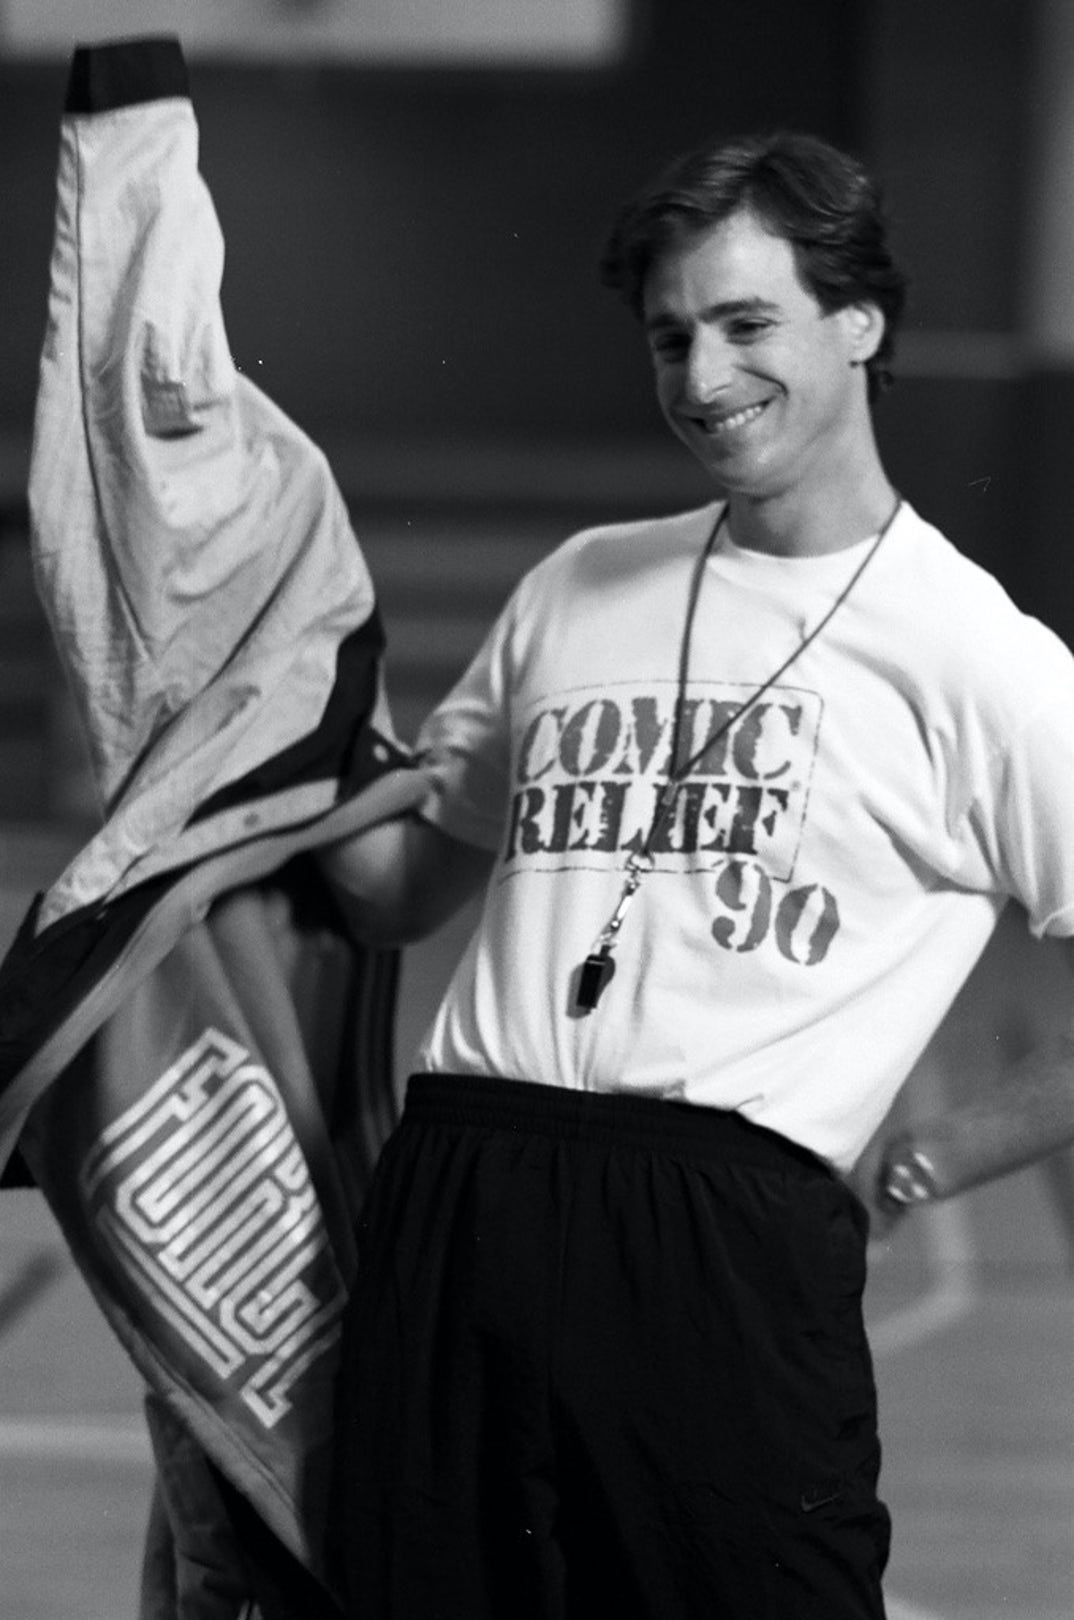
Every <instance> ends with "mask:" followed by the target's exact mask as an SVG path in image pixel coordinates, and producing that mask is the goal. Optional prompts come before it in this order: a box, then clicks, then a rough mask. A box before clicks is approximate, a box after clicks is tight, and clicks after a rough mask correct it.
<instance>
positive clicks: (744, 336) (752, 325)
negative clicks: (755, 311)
mask: <svg viewBox="0 0 1074 1620" xmlns="http://www.w3.org/2000/svg"><path fill="white" fill-rule="evenodd" d="M771 325H772V322H771V321H766V320H761V319H759V318H758V319H751V320H744V321H734V322H733V323H732V324H731V326H730V327H729V328H728V334H727V335H728V337H730V338H731V339H732V341H736V342H739V343H749V342H751V341H752V340H753V339H755V338H759V337H763V336H764V334H765V333H766V332H768V331H769V330H770V328H771Z"/></svg>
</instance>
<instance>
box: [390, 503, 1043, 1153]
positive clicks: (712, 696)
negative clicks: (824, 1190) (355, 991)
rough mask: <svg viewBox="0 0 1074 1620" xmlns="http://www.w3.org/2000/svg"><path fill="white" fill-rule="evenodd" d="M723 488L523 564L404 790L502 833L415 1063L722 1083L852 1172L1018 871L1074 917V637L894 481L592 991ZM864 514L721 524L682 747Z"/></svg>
mask: <svg viewBox="0 0 1074 1620" xmlns="http://www.w3.org/2000/svg"><path fill="white" fill-rule="evenodd" d="M719 512H720V507H719V505H718V504H716V505H713V506H709V507H705V508H703V509H701V510H700V511H695V512H687V513H683V514H680V515H677V516H674V517H670V518H664V519H660V520H657V521H651V522H639V523H630V524H619V525H614V526H610V527H606V528H600V529H594V530H590V531H587V532H586V533H583V534H580V535H576V536H575V537H574V538H573V539H572V540H570V541H568V542H567V543H566V544H565V545H563V546H561V547H560V548H559V549H558V550H557V551H555V552H554V553H553V554H552V555H551V556H549V557H548V558H546V559H545V560H544V561H543V562H542V563H541V564H539V565H538V567H536V568H535V569H534V570H532V572H531V573H529V574H528V575H527V576H526V577H525V578H524V579H523V581H522V582H521V584H520V585H519V587H518V588H517V590H516V591H515V593H514V595H513V597H512V599H511V601H510V602H509V603H508V605H507V607H506V608H505V610H504V612H503V614H502V615H501V617H500V619H499V620H498V622H497V623H496V625H495V626H494V628H493V630H492V632H491V633H490V635H489V637H488V638H487V640H486V642H485V645H484V647H483V648H482V650H481V652H480V653H479V654H478V656H477V658H476V659H475V660H474V663H473V664H472V666H471V667H470V669H469V671H468V672H467V673H466V675H465V676H464V677H463V679H462V680H461V681H460V683H459V684H458V686H457V687H456V688H455V690H454V691H453V692H452V693H451V694H450V695H449V696H448V697H447V699H446V700H445V701H444V703H443V704H442V705H441V706H440V708H439V709H438V710H437V711H436V713H435V714H434V715H433V716H432V717H431V719H430V721H429V722H428V724H427V725H426V727H425V728H424V730H423V734H422V738H421V747H422V748H423V749H424V750H426V751H427V755H428V759H427V763H428V764H429V766H430V768H431V769H432V771H433V774H434V777H435V780H436V782H437V792H436V793H435V795H434V796H433V798H432V799H431V801H430V803H429V804H428V806H427V808H426V809H425V811H424V812H423V813H425V814H426V815H427V816H428V819H430V820H431V821H434V822H435V823H437V824H438V825H440V826H441V827H443V828H444V829H445V830H446V831H447V832H449V833H451V834H453V835H454V836H456V837H457V838H460V839H463V840H464V841H467V842H469V843H473V844H477V845H480V846H482V847H486V848H489V849H495V850H497V851H498V852H499V853H498V860H497V864H496V867H495V869H494V872H493V876H492V879H491V881H490V883H489V886H488V891H487V895H486V898H485V903H484V908H483V912H482V915H481V920H480V924H479V926H478V929H477V931H476V933H475V936H474V938H473V939H472V941H471V942H470V946H469V949H468V950H467V951H466V953H465V954H464V957H463V959H462V961H461V963H460V965H459V967H458V969H457V971H456V973H455V975H454V978H453V980H452V982H451V984H450V986H449V988H448V991H447V993H446V996H445V999H444V1001H443V1004H442V1006H441V1008H440V1011H439V1013H438V1015H437V1017H436V1018H435V1020H434V1022H433V1025H432V1028H431V1030H430V1031H429V1033H428V1035H427V1036H426V1039H425V1041H424V1043H423V1046H422V1050H421V1052H420V1054H419V1060H418V1061H419V1067H421V1068H423V1069H426V1070H429V1071H434V1072H447V1073H452V1072H458V1073H471V1074H484V1075H500V1076H503V1077H505V1078H520V1079H527V1080H535V1081H540V1082H545V1083H547V1084H550V1085H558V1086H565V1087H570V1088H574V1089H580V1090H585V1091H598V1092H607V1091H622V1092H629V1093H636V1094H642V1095H647V1096H657V1097H668V1098H679V1099H683V1100H685V1101H688V1102H691V1103H697V1104H702V1105H707V1106H712V1107H717V1108H729V1109H738V1110H740V1111H741V1113H742V1114H743V1115H745V1116H746V1117H748V1118H749V1119H751V1120H754V1121H755V1122H757V1123H759V1124H762V1125H765V1126H768V1127H769V1128H771V1129H773V1130H776V1131H779V1132H781V1133H782V1134H783V1135H785V1136H788V1137H790V1138H792V1139H794V1140H796V1141H799V1142H801V1143H804V1144H805V1145H806V1146H808V1147H810V1148H812V1149H813V1151H814V1152H816V1153H818V1154H820V1155H821V1156H822V1157H824V1158H826V1159H828V1160H830V1161H831V1162H833V1163H834V1164H836V1165H838V1166H842V1167H848V1166H849V1165H850V1164H852V1163H853V1161H854V1159H855V1158H856V1157H857V1155H858V1153H859V1152H860V1150H861V1148H862V1147H863V1146H864V1144H865V1142H866V1141H867V1140H868V1138H869V1137H870V1136H871V1134H872V1132H873V1131H874V1130H875V1128H876V1127H877V1125H878V1124H879V1123H880V1121H881V1119H882V1118H883V1116H884V1114H885V1113H886V1111H887V1109H888V1107H889V1106H890V1103H891V1101H892V1099H893V1097H894V1094H895V1092H896V1091H897V1089H898V1087H899V1086H900V1085H901V1083H902V1081H903V1080H904V1078H905V1077H906V1075H907V1073H908V1072H909V1070H910V1068H911V1067H912V1065H913V1063H914V1061H915V1060H916V1058H917V1057H918V1055H919V1054H920V1052H921V1050H922V1049H923V1047H924V1046H925V1045H926V1043H927V1042H928V1040H929V1038H930V1037H931V1035H932V1033H933V1031H934V1030H935V1028H936V1026H937V1024H938V1023H939V1021H940V1020H941V1018H942V1017H943V1015H944V1013H945V1012H946V1010H947V1008H948V1007H949V1005H950V1003H951V1001H952V999H953V997H954V995H955V994H956V993H957V991H958V989H959V987H960V986H961V984H962V983H963V981H964V980H965V978H966V976H967V975H968V973H969V971H970V969H971V968H972V966H973V964H974V962H975V961H976V959H977V957H978V955H979V954H980V952H981V950H982V949H983V947H984V945H985V943H986V941H987V939H988V936H989V934H990V933H991V931H992V929H993V927H994V925H995V922H996V919H997V917H998V916H999V913H1000V911H1001V910H1002V908H1003V905H1004V904H1005V902H1006V900H1007V898H1008V897H1010V896H1014V897H1016V898H1017V899H1018V900H1020V901H1021V902H1022V904H1023V905H1024V906H1025V907H1026V909H1027V911H1028V913H1029V918H1030V924H1031V927H1032V928H1033V930H1034V932H1036V933H1038V934H1042V933H1054V934H1068V933H1074V658H1072V657H1071V655H1070V653H1069V652H1068V651H1067V649H1066V648H1065V647H1064V646H1063V644H1062V643H1061V642H1060V641H1059V639H1058V638H1057V637H1056V636H1054V635H1053V634H1052V633H1051V632H1050V631H1049V630H1047V629H1046V628H1045V627H1044V626H1043V625H1041V624H1039V623H1038V622H1037V621H1035V620H1032V619H1029V618H1028V617H1026V616H1025V615H1024V614H1022V613H1021V612H1019V611H1018V610H1017V609H1016V608H1015V606H1014V605H1013V604H1012V602H1011V601H1010V599H1009V598H1008V597H1007V596H1006V594H1005V593H1004V592H1003V590H1002V589H1001V587H1000V586H999V585H998V584H997V583H996V581H995V580H994V579H992V577H991V576H990V575H988V574H987V573H985V572H984V571H983V570H982V569H980V568H979V567H977V566H976V565H975V564H974V563H971V562H970V561H968V560H967V559H966V558H965V557H963V556H962V555H960V553H959V552H957V551H956V550H955V548H954V547H953V546H952V545H950V543H949V542H948V541H947V540H945V539H944V538H943V536H942V535H940V534H939V533H938V532H937V531H936V530H935V529H933V528H931V527H929V526H928V525H927V524H925V523H924V522H922V520H921V519H920V518H919V517H918V516H917V515H916V513H914V512H913V510H912V509H911V508H910V507H909V506H906V505H904V506H903V508H902V510H901V512H900V513H899V515H898V517H897V518H896V520H895V522H894V524H893V525H892V527H891V529H890V531H889V533H888V534H887V536H886V537H885V539H884V540H883V542H882V543H881V545H880V548H879V550H878V551H877V552H876V554H875V556H873V558H872V559H871V561H870V562H869V564H868V566H867V567H866V569H865V572H864V574H863V575H862V577H861V579H860V580H859V581H858V583H857V585H856V587H855V588H854V590H853V592H852V594H851V595H850V597H849V598H848V600H847V601H846V602H844V603H843V605H842V606H841V607H840V608H839V610H838V611H837V613H836V614H835V616H834V618H833V619H832V621H831V623H830V624H829V625H828V626H827V627H826V628H825V629H824V630H823V632H822V633H821V635H820V636H819V637H818V638H817V640H816V641H814V642H813V643H812V644H811V645H809V646H808V647H806V648H805V649H804V650H803V651H802V653H801V655H800V657H799V658H798V659H797V660H796V661H795V662H794V663H793V664H792V665H791V667H790V668H789V669H788V670H787V672H786V673H785V674H784V675H783V676H782V677H781V678H780V679H779V681H778V682H777V683H776V685H775V686H774V687H773V688H772V689H771V690H769V691H768V692H766V693H765V694H764V696H763V697H762V698H761V699H760V700H759V701H758V702H757V703H756V704H755V705H754V706H753V707H752V708H750V709H748V710H747V711H746V713H745V714H744V715H743V716H742V718H741V719H739V720H738V721H737V722H736V723H735V724H734V725H733V726H732V728H731V730H730V731H729V732H728V733H726V734H725V735H724V736H723V737H722V738H721V739H720V740H719V741H718V742H717V743H715V744H714V746H713V747H712V748H711V750H709V752H708V753H707V754H706V755H705V757H704V759H703V760H702V762H701V763H700V764H698V765H697V766H696V767H695V768H694V769H693V770H692V771H691V772H690V775H689V779H688V782H687V784H686V786H685V788H684V791H683V793H682V794H681V795H680V799H679V803H678V807H677V810H676V814H675V817H674V820H673V821H672V822H671V823H670V825H669V827H668V828H667V830H666V834H665V836H664V837H663V838H662V839H661V841H660V845H659V847H658V849H657V851H656V859H655V867H654V869H653V870H652V871H651V872H650V873H649V874H648V875H646V876H645V877H644V879H643V881H642V883H641V886H640V888H639V890H638V892H637V894H636V896H635V897H634V899H633V901H632V903H631V905H630V908H629V910H628V912H627V914H626V916H625V918H624V921H623V924H622V929H621V932H620V935H619V941H618V945H617V949H616V953H615V959H616V968H615V973H614V975H613V977H612V978H611V981H610V983H609V984H608V985H607V988H606V989H605V991H604V993H603V995H602V997H601V999H600V1001H599V1004H598V1005H597V1007H596V1008H595V1009H594V1010H593V1011H591V1012H588V1013H584V1014H583V1013H580V1012H579V1011H578V1010H577V1008H576V1006H575V1005H574V1004H573V988H574V985H575V982H576V979H575V975H576V971H577V968H578V965H579V964H580V963H581V962H582V960H583V959H584V958H585V957H586V955H587V954H588V953H589V952H590V951H591V950H592V948H593V945H594V941H595V939H596V937H597V935H598V934H599V932H600V930H601V928H602V927H603V926H604V924H605V923H606V922H607V920H608V917H609V915H610V913H611V912H612V911H613V910H614V908H615V905H616V902H617V900H618V897H619V894H620V892H621V888H622V881H623V873H624V866H625V862H626V858H627V855H628V853H629V851H630V849H631V848H633V847H636V846H637V844H638V842H639V841H640V840H641V839H642V838H643V837H644V834H645V832H646V830H647V828H648V825H649V821H650V818H651V816H652V812H653V807H654V804H655V797H656V794H657V792H658V791H659V788H660V786H661V785H662V783H663V781H664V780H665V777H666V774H667V770H668V765H669V755H670V738H671V728H672V721H673V715H674V708H675V700H676V694H677V682H678V664H679V651H680V646H681V643H682V637H683V628H684V621H685V617H686V606H687V599H688V594H689V587H690V579H691V571H692V568H693V565H694V563H695V561H696V559H697V557H698V555H699V553H700V552H701V550H702V548H703V547H704V545H705V542H706V539H707V538H708V536H709V534H710V532H711V531H712V528H713V525H714V524H715V522H716V520H717V518H718V516H719ZM869 544H870V542H868V541H865V542H862V543H861V544H860V545H857V546H854V547H851V548H849V549H847V550H843V551H839V552H835V553H833V554H831V555H827V556H822V557H816V558H795V559H786V558H778V557H773V556H769V555H767V554H762V553H758V552H749V551H744V550H741V549H739V548H737V547H736V546H734V545H733V543H731V542H730V540H729V538H728V537H727V535H726V532H724V533H723V534H722V535H721V537H720V538H719V540H718V543H717V549H716V550H715V552H714V554H713V555H712V556H711V558H710V559H709V561H708V562H707V563H706V565H705V570H704V578H703V582H702V585H701V591H700V597H699V600H698V603H697V610H696V618H695V623H694V630H693V637H692V648H691V654H690V660H689V684H688V689H687V692H688V703H687V708H686V716H685V719H686V725H687V728H688V734H689V740H688V750H689V752H691V753H692V752H694V751H695V750H696V749H697V748H700V747H701V746H702V745H703V744H704V743H705V741H706V739H707V738H708V737H709V735H710V734H711V733H712V732H713V731H714V730H715V729H716V726H717V725H718V724H719V722H720V719H721V717H724V716H726V715H727V714H728V713H731V712H733V710H734V708H737V707H738V706H739V705H740V704H741V703H742V702H743V701H745V700H746V699H747V698H749V697H750V696H751V694H752V693H753V692H754V691H755V690H756V688H757V687H759V686H760V685H761V684H762V683H763V682H764V681H766V680H767V678H768V677H769V676H770V675H771V673H772V672H773V670H774V669H776V668H778V666H779V665H780V664H781V663H782V661H783V660H784V658H785V657H786V656H787V654H788V653H789V652H790V651H791V650H792V649H793V648H794V647H795V646H797V645H798V644H799V643H800V642H801V641H802V639H803V638H804V636H806V635H807V634H808V632H809V630H810V629H811V628H812V627H813V626H814V625H815V624H816V623H817V622H818V621H819V620H820V619H821V618H822V617H823V615H824V613H825V611H826V610H827V608H828V607H829V606H830V605H831V603H832V601H833V600H834V599H835V598H836V596H838V594H839V592H840V590H841V589H842V588H843V586H844V585H845V584H846V582H847V581H848V579H849V578H850V576H851V575H852V574H853V572H854V570H855V568H856V567H857V565H858V563H859V562H860V561H861V559H862V557H863V556H864V554H865V551H866V550H867V548H868V545H869Z"/></svg>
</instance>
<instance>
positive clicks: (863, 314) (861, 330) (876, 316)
mask: <svg viewBox="0 0 1074 1620" xmlns="http://www.w3.org/2000/svg"><path fill="white" fill-rule="evenodd" d="M841 313H842V315H843V318H844V321H845V323H846V324H845V330H846V334H847V341H848V343H849V345H850V360H851V364H852V365H857V366H862V365H864V364H865V362H866V361H867V360H871V359H872V358H873V355H874V354H875V353H876V351H877V349H879V347H880V345H881V343H882V342H883V341H884V326H885V321H884V316H883V313H882V312H881V309H880V306H879V304H874V303H871V302H866V303H861V304H848V305H847V306H846V308H845V309H844V310H843V311H842V312H841Z"/></svg>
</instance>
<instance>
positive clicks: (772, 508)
mask: <svg viewBox="0 0 1074 1620" xmlns="http://www.w3.org/2000/svg"><path fill="white" fill-rule="evenodd" d="M896 500H897V496H896V493H895V490H894V489H893V488H892V486H891V484H890V483H889V481H888V478H887V475H886V474H885V472H884V470H883V468H882V467H881V465H880V462H879V459H877V460H876V461H875V463H874V464H873V465H872V466H871V467H869V468H868V469H867V471H866V472H865V473H864V474H863V475H862V476H859V477H856V478H855V479H853V480H847V481H845V482H840V481H838V480H826V481H825V482H824V483H822V484H821V486H820V487H819V488H818V489H816V490H810V489H809V488H808V487H803V486H802V484H801V483H798V484H795V485H794V487H793V488H790V489H787V490H785V491H779V492H774V493H770V494H765V495H751V494H746V493H737V494H736V493H735V492H733V491H732V492H731V494H730V495H729V497H728V503H729V511H728V526H729V529H730V534H731V538H732V540H733V541H734V542H735V544H736V545H737V546H741V547H743V548H744V549H746V550H748V551H764V552H769V553H770V554H771V555H773V556H777V557H822V556H825V555H826V554H828V553H829V552H835V551H845V550H846V548H847V547H848V546H853V545H856V544H857V543H858V541H860V540H866V539H868V538H869V536H870V535H874V534H876V533H877V532H878V531H879V530H880V529H881V528H882V527H883V526H884V524H885V523H886V522H887V521H888V519H889V518H890V517H891V514H892V510H893V508H894V506H895V502H896Z"/></svg>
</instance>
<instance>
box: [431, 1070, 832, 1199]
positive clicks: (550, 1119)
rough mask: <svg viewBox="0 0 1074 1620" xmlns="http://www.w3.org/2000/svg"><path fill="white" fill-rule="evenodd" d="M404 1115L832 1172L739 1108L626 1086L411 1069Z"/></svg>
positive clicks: (695, 1156) (813, 1172)
mask: <svg viewBox="0 0 1074 1620" xmlns="http://www.w3.org/2000/svg"><path fill="white" fill-rule="evenodd" d="M403 1121H404V1123H407V1122H408V1121H413V1122H415V1123H418V1122H422V1123H429V1124H440V1125H460V1126H468V1127H472V1128H477V1129H484V1130H494V1131H495V1130H508V1131H525V1132H526V1133H528V1134H538V1135H545V1136H559V1137H568V1138H573V1139H575V1140H580V1141H609V1140H614V1141H616V1142H617V1143H621V1144H622V1145H624V1146H626V1145H632V1146H636V1147H642V1148H650V1149H653V1150H655V1151H657V1152H667V1153H674V1154H676V1155H678V1156H680V1157H687V1158H691V1159H695V1160H709V1161H711V1160H716V1161H722V1162H725V1163H726V1162H727V1161H729V1160H733V1161H736V1162H738V1163H743V1164H753V1165H758V1166H762V1167H767V1168H770V1169H774V1170H781V1171H783V1172H785V1173H786V1172H788V1171H790V1172H793V1171H795V1170H797V1171H798V1172H799V1173H801V1174H808V1175H813V1176H818V1175H819V1176H823V1177H825V1178H827V1179H829V1180H831V1179H833V1178H834V1172H833V1171H832V1170H831V1169H830V1168H829V1166H828V1165H826V1164H825V1163H824V1161H823V1159H819V1158H818V1157H817V1156H816V1154H815V1153H811V1152H810V1151H809V1149H808V1148H805V1147H802V1146H801V1145H800V1144H799V1143H797V1142H792V1141H790V1140H789V1138H787V1137H785V1136H780V1135H779V1134H778V1132H776V1131H770V1130H768V1129H767V1128H766V1127H765V1126H763V1125H754V1124H753V1123H752V1121H750V1120H748V1119H744V1118H743V1117H742V1115H741V1114H736V1113H734V1112H732V1111H731V1110H727V1109H719V1108H701V1107H698V1106H697V1105H696V1104H694V1103H684V1102H667V1101H665V1100H664V1099H663V1098H659V1097H635V1096H631V1095H630V1094H629V1093H625V1092H592V1091H568V1090H567V1089H566V1087H564V1086H546V1085H539V1084H537V1083H536V1082H534V1081H532V1080H505V1079H500V1078H499V1077H498V1076H487V1075H473V1074H412V1075H411V1076H410V1079H409V1081H408V1084H407V1093H406V1108H405V1111H404V1115H403Z"/></svg>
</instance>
